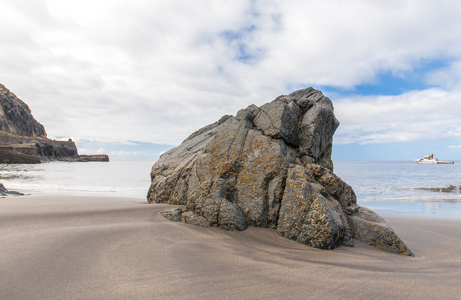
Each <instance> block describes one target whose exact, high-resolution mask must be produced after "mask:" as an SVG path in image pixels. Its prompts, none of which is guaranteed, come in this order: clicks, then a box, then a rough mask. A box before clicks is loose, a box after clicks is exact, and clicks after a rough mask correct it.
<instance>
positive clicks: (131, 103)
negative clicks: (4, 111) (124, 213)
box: [0, 0, 461, 160]
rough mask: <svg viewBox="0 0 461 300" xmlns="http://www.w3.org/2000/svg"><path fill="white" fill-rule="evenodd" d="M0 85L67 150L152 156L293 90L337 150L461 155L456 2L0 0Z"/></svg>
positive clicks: (354, 154) (460, 29)
mask: <svg viewBox="0 0 461 300" xmlns="http://www.w3.org/2000/svg"><path fill="white" fill-rule="evenodd" d="M0 7H1V9H0V28H2V29H1V30H0V41H1V43H0V83H2V84H4V85H5V86H6V87H7V88H9V89H10V90H11V91H12V92H14V93H15V94H16V95H17V96H18V97H19V98H21V99H22V100H24V101H25V102H26V103H27V104H28V105H29V107H30V108H31V110H32V113H33V115H34V117H35V118H36V119H37V120H38V121H39V122H41V123H42V124H43V125H44V126H45V128H46V130H47V133H48V136H49V137H51V138H66V139H67V138H69V137H72V138H73V139H74V140H75V141H76V142H77V146H78V147H79V151H80V153H96V152H105V153H108V154H109V155H110V156H111V158H112V159H156V158H157V157H158V155H159V153H161V152H162V151H164V150H167V149H169V148H170V147H172V146H174V145H178V144H179V143H180V142H181V141H182V140H183V139H185V138H186V137H187V136H188V135H189V134H190V133H192V132H193V131H195V130H196V129H199V128H201V127H203V126H204V125H207V124H209V123H212V122H214V121H216V120H218V119H219V118H220V117H221V116H222V115H224V114H234V115H235V113H236V112H237V111H238V110H239V109H240V108H244V107H246V106H248V105H249V104H252V103H254V104H257V105H261V104H263V103H266V102H269V101H271V100H273V99H275V98H276V97H277V96H278V95H281V94H288V93H290V92H292V91H294V90H297V89H300V88H306V87H309V86H313V87H315V88H317V89H320V90H322V92H323V93H324V94H325V95H326V96H328V97H329V98H330V99H332V101H333V104H334V106H335V113H336V116H337V118H338V119H339V120H340V122H341V125H340V127H339V128H338V130H337V132H336V135H335V140H334V143H335V146H334V152H333V157H334V159H337V160H362V159H365V160H368V159H416V158H419V157H421V156H423V155H427V154H430V153H435V154H436V156H438V157H439V158H441V159H451V160H457V159H460V160H461V117H460V113H461V100H460V99H461V81H460V79H461V18H460V17H459V12H461V1H459V0H395V1H394V0H387V1H367V0H363V1H355V0H348V1H344V0H330V1H310V0H303V1H302V0H299V1H296V0H285V1H282V0H281V1H258V0H253V1H250V0H232V1H219V0H195V1H189V0H150V1H141V0H132V1H126V0H123V1H119V0H107V1H105V0H92V1H86V0H78V1H70V0H15V1H10V0H0Z"/></svg>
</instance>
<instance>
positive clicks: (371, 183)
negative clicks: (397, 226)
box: [334, 161, 461, 217]
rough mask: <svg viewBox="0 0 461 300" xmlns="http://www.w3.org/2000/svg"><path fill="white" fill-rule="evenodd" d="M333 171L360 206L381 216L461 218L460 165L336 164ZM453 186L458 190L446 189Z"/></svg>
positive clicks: (404, 163)
mask: <svg viewBox="0 0 461 300" xmlns="http://www.w3.org/2000/svg"><path fill="white" fill-rule="evenodd" d="M334 172H335V173H336V174H337V175H338V176H339V177H341V179H343V180H344V181H345V182H347V183H348V184H349V185H351V186H352V188H353V189H354V191H355V194H356V195H357V199H358V200H357V201H358V202H359V205H361V206H366V207H368V208H370V209H372V210H374V211H376V212H378V213H392V214H403V215H419V216H422V215H424V216H441V217H461V193H460V186H461V162H455V164H452V165H451V164H450V165H448V164H447V165H443V164H440V165H423V164H417V163H415V162H413V161H336V162H334ZM450 185H451V186H454V187H456V188H453V189H452V190H451V191H450V192H448V191H445V190H446V189H443V188H444V187H448V186H450Z"/></svg>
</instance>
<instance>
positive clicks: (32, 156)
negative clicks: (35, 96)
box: [0, 84, 109, 164]
mask: <svg viewBox="0 0 461 300" xmlns="http://www.w3.org/2000/svg"><path fill="white" fill-rule="evenodd" d="M50 160H65V161H109V157H108V156H107V155H105V154H104V155H96V156H94V155H84V156H79V155H78V151H77V146H76V145H75V143H74V142H73V141H72V140H70V139H69V140H68V141H56V140H51V139H48V138H47V135H46V131H45V128H44V127H43V125H42V124H40V123H39V122H37V120H35V119H34V117H33V116H32V113H31V111H30V109H29V106H27V104H26V103H24V102H23V101H22V100H21V99H19V98H18V97H16V95H15V94H13V93H12V92H11V91H10V90H8V89H7V88H6V87H5V86H4V85H2V84H0V163H21V164H31V163H40V162H42V161H50Z"/></svg>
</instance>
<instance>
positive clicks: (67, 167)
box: [0, 161, 154, 198]
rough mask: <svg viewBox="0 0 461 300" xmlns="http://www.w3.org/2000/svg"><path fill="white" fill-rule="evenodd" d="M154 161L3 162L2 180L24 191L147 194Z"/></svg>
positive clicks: (101, 194)
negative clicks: (8, 163) (9, 163)
mask: <svg viewBox="0 0 461 300" xmlns="http://www.w3.org/2000/svg"><path fill="white" fill-rule="evenodd" d="M153 164H154V162H153V161H110V162H48V163H42V164H36V165H25V164H12V165H7V164H0V183H3V185H4V186H5V188H7V189H8V190H12V191H18V192H21V193H25V194H48V193H57V194H62V193H65V194H73V195H94V196H98V195H99V196H128V197H135V198H146V195H147V190H148V189H149V185H150V170H151V168H152V165H153Z"/></svg>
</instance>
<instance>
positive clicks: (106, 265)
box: [0, 194, 461, 299]
mask: <svg viewBox="0 0 461 300" xmlns="http://www.w3.org/2000/svg"><path fill="white" fill-rule="evenodd" d="M167 207H171V206H170V205H166V204H147V203H146V201H145V199H141V198H132V197H109V196H91V197H89V196H75V195H55V194H50V195H26V196H21V197H7V198H2V199H0V232H1V234H0V253H1V256H2V260H1V261H0V267H1V269H2V272H0V298H2V299H36V298H47V299H62V298H68V299H81V298H102V299H108V298H111V299H115V298H117V299H120V298H135V299H152V298H156V299H167V298H170V299H171V298H180V297H187V298H189V299H215V298H222V299H230V298H237V297H238V298H263V297H272V298H282V297H284V298H292V299H316V298H319V297H332V298H339V297H354V298H355V299H369V298H374V299H388V298H391V297H397V298H406V299H423V298H425V299H427V298H456V297H458V295H459V293H461V254H460V253H459V251H458V249H459V248H460V247H461V232H460V231H459V228H461V220H460V219H458V218H445V217H443V218H438V217H435V218H434V217H421V216H400V215H394V214H384V213H382V214H380V215H381V216H383V218H385V219H386V221H387V222H388V224H389V225H390V226H391V227H392V228H393V229H394V231H395V232H396V233H397V235H399V236H400V237H401V238H402V240H403V241H404V242H405V243H406V244H407V246H408V247H409V248H410V249H411V250H412V251H413V252H414V253H415V255H416V256H415V257H407V256H400V255H396V254H391V253H387V252H384V251H381V250H377V249H375V248H373V247H370V246H368V245H365V244H363V243H360V242H358V241H355V240H354V243H355V247H353V248H349V247H344V246H342V247H339V248H337V249H334V250H319V249H314V248H310V247H307V246H305V245H302V244H299V243H296V242H294V241H291V240H287V239H284V238H282V237H280V236H278V235H277V234H276V232H275V231H274V230H271V229H264V228H255V227H250V228H249V229H247V230H246V231H243V232H228V231H224V230H222V229H219V228H201V227H196V226H192V225H187V224H183V223H176V222H171V221H169V220H167V219H165V218H163V217H162V216H161V215H160V213H159V212H160V211H161V210H163V209H165V208H167Z"/></svg>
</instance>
